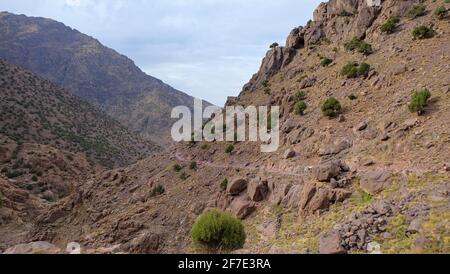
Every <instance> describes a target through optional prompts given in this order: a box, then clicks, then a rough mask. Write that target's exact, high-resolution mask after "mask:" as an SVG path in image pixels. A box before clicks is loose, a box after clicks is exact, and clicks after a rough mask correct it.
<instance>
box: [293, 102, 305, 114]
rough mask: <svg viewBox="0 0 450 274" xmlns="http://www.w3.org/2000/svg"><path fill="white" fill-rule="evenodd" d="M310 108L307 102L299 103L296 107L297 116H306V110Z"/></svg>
mask: <svg viewBox="0 0 450 274" xmlns="http://www.w3.org/2000/svg"><path fill="white" fill-rule="evenodd" d="M307 108H308V105H307V104H306V103H305V101H300V102H297V103H296V104H295V106H294V112H295V114H296V115H302V116H303V115H305V110H306V109H307Z"/></svg>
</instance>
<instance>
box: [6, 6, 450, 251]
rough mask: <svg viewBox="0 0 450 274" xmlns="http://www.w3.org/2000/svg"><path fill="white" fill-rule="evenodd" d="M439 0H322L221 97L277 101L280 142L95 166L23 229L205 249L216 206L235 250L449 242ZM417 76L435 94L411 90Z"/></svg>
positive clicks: (63, 239) (190, 148)
mask: <svg viewBox="0 0 450 274" xmlns="http://www.w3.org/2000/svg"><path fill="white" fill-rule="evenodd" d="M418 4H421V5H423V6H416V5H418ZM442 5H445V7H446V9H447V10H448V9H449V8H450V5H449V4H444V2H443V1H433V0H427V1H418V0H417V1H415V0H405V1H397V0H385V1H382V6H380V7H371V6H368V5H367V1H362V0H331V1H329V2H326V3H323V4H321V5H320V6H319V7H318V8H317V9H316V11H315V12H314V20H313V21H311V22H309V23H308V24H307V25H306V26H303V27H296V28H295V29H294V30H292V32H291V33H290V35H289V36H288V38H287V43H286V46H285V47H272V48H271V49H270V50H269V51H268V53H267V55H266V57H265V58H264V60H263V61H262V64H261V68H260V70H259V71H258V72H257V73H256V74H255V76H254V77H252V79H251V80H250V81H249V83H248V84H247V85H245V87H244V88H243V91H242V93H241V94H240V96H239V97H237V98H230V100H229V102H228V104H229V105H233V104H236V105H243V106H247V105H272V106H280V108H281V120H280V128H281V133H280V134H281V136H280V139H281V145H280V148H279V149H278V151H276V152H274V153H261V152H260V143H257V142H256V143H255V142H235V143H232V144H231V143H223V142H212V143H206V142H198V143H193V142H190V143H180V144H178V145H177V146H175V147H173V148H171V150H170V151H165V152H163V153H160V154H155V155H152V156H150V157H149V158H146V159H144V160H142V161H139V162H137V163H135V164H133V165H130V166H128V167H126V168H119V169H114V170H108V171H104V170H103V171H99V172H98V173H96V174H95V175H94V176H92V177H90V178H89V179H87V180H86V181H83V183H81V184H79V185H77V186H76V189H75V190H74V191H73V192H71V193H70V195H68V196H67V197H65V198H64V199H61V200H59V201H58V202H57V203H53V204H52V205H51V206H50V207H49V208H48V210H45V211H42V212H41V214H39V215H38V216H39V217H37V218H35V219H34V220H35V221H31V223H32V224H33V226H31V227H30V228H27V229H26V231H27V234H26V235H27V237H23V238H22V242H35V241H47V242H50V243H52V244H53V245H55V246H57V248H59V249H62V250H64V249H65V246H66V245H67V243H69V242H73V241H76V242H79V243H80V244H81V245H82V246H83V247H84V249H83V252H85V253H89V252H94V253H117V252H129V253H197V252H203V253H204V252H208V251H210V250H208V249H199V247H198V246H196V245H194V244H193V242H192V239H191V230H192V226H193V224H194V223H195V221H196V220H197V218H198V217H199V216H200V215H201V214H203V213H205V212H208V211H209V210H211V209H219V210H222V211H226V212H229V213H230V214H232V215H233V216H235V217H236V218H239V219H240V220H242V224H243V225H244V227H245V232H246V243H245V245H244V247H243V249H240V250H237V251H235V254H247V253H249V254H254V253H275V254H291V253H293V254H298V253H312V254H316V253H324V254H330V253H331V254H336V253H339V254H343V253H350V254H360V253H371V252H382V253H443V254H448V253H450V249H449V245H448V240H447V239H448V223H449V221H450V215H449V214H450V183H449V182H450V174H449V172H450V168H449V167H450V163H449V162H448V161H449V151H450V146H449V144H450V135H449V126H448V123H447V121H448V120H450V96H449V92H450V89H449V88H450V78H449V75H450V74H449V67H448V64H449V63H450V56H449V54H448V53H449V50H450V39H449V38H450V32H449V31H450V27H449V23H450V22H449V20H448V17H445V16H444V17H443V19H441V18H442V16H436V15H435V12H434V11H435V10H437V9H438V7H439V6H442ZM440 10H442V9H440ZM392 16H397V19H395V18H393V19H390V18H391V17H392ZM389 19H390V20H389ZM386 23H388V24H387V27H386ZM382 26H383V27H382ZM421 26H423V27H421ZM424 27H426V28H424ZM431 27H432V29H433V31H431V30H430V29H428V28H431ZM383 30H388V31H387V32H385V31H383ZM355 37H356V39H354V38H355ZM355 63H357V64H358V65H356V64H355ZM363 63H365V64H367V65H369V66H370V67H368V66H367V65H362V64H363ZM424 88H425V89H428V91H429V92H430V93H431V97H430V98H429V96H428V94H427V92H422V93H421V94H422V96H420V97H416V96H415V95H416V92H418V91H423V90H422V89H424ZM331 98H335V100H329V99H331ZM413 98H414V99H413ZM301 101H303V102H304V103H305V104H306V106H307V108H306V110H304V111H303V113H302V111H298V110H299V109H300V110H302V108H299V106H304V105H303V104H301ZM327 101H329V103H328V104H325V103H326V102H327ZM336 101H338V102H339V104H337V103H336ZM298 103H300V104H298ZM422 103H427V104H423V105H422ZM327 105H329V106H332V107H333V108H331V110H330V108H326V106H327ZM339 105H340V107H338V106H339ZM414 106H415V107H417V106H422V107H423V109H420V108H414ZM333 110H334V111H335V112H334V111H333ZM301 114H303V115H301ZM329 116H331V117H329ZM230 145H233V146H232V147H231V148H232V149H230ZM0 183H1V180H0ZM5 196H6V195H5ZM10 196H12V195H8V197H7V199H8V200H9V199H10V198H9V197H10ZM30 202H31V201H30ZM1 212H2V211H1V210H0V217H1V216H2V215H1ZM22 227H23V226H22ZM207 232H210V231H207ZM0 235H2V234H1V233H0ZM19 240H20V238H18V239H17V240H16V242H17V241H19ZM1 241H2V240H1V239H0V242H1ZM4 246H6V247H9V246H11V244H7V245H4ZM27 246H28V245H27ZM0 248H3V247H0ZM3 249H4V248H3ZM12 251H14V250H12Z"/></svg>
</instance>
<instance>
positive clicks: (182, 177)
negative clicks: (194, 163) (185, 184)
mask: <svg viewBox="0 0 450 274" xmlns="http://www.w3.org/2000/svg"><path fill="white" fill-rule="evenodd" d="M187 178H188V176H187V174H186V172H182V173H181V174H180V179H181V180H183V181H185V180H186V179H187Z"/></svg>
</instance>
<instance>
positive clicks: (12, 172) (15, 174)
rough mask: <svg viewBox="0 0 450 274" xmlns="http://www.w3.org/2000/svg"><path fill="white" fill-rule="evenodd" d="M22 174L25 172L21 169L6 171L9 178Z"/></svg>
mask: <svg viewBox="0 0 450 274" xmlns="http://www.w3.org/2000/svg"><path fill="white" fill-rule="evenodd" d="M22 175H23V172H22V171H19V170H13V171H8V173H6V177H8V178H9V179H14V178H17V177H20V176H22Z"/></svg>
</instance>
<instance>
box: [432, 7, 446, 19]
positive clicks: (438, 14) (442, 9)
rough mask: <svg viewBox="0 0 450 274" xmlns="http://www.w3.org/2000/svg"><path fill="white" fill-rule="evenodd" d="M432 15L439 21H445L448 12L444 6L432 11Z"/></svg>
mask: <svg viewBox="0 0 450 274" xmlns="http://www.w3.org/2000/svg"><path fill="white" fill-rule="evenodd" d="M434 15H436V17H437V18H439V19H440V20H442V19H445V17H447V15H448V10H447V9H446V8H445V7H444V6H440V7H438V8H437V9H436V10H435V11H434Z"/></svg>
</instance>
